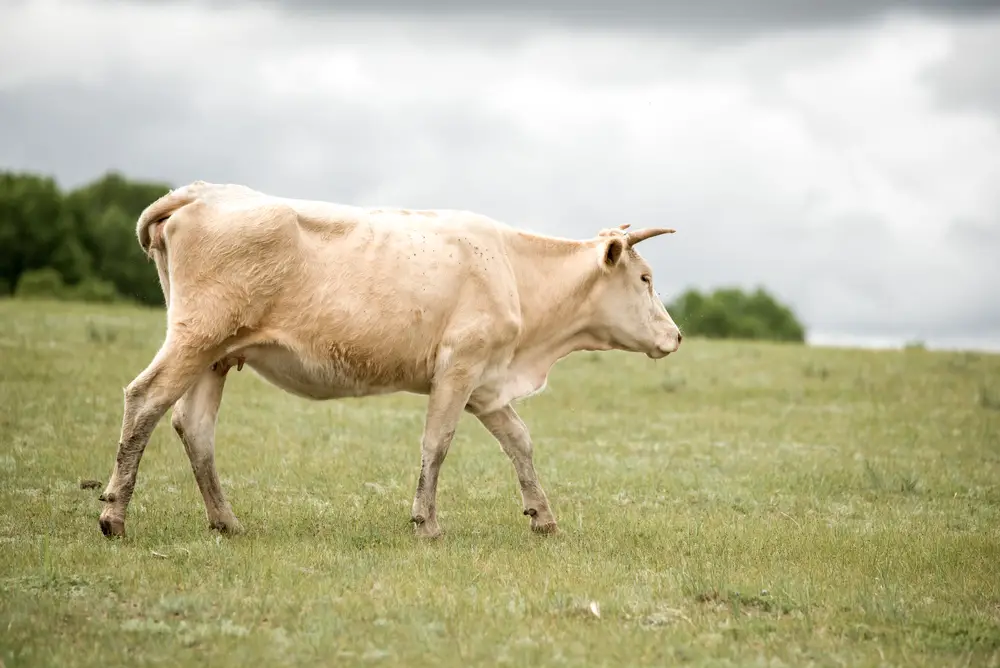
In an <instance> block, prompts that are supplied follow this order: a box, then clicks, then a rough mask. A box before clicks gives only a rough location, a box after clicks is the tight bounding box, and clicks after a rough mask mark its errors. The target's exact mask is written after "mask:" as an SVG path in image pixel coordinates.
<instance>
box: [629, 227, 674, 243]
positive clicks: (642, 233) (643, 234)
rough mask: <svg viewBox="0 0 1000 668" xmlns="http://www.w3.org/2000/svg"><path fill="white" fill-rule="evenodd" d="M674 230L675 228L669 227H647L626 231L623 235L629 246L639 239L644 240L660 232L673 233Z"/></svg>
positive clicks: (658, 234) (656, 235)
mask: <svg viewBox="0 0 1000 668" xmlns="http://www.w3.org/2000/svg"><path fill="white" fill-rule="evenodd" d="M674 232H676V230H672V229H670V228H669V227H647V228H645V229H642V230H634V231H632V232H628V233H626V235H625V236H626V237H627V238H628V246H629V248H631V247H632V246H635V245H636V244H637V243H639V242H640V241H645V240H646V239H649V238H650V237H658V236H660V235H661V234H673V233H674Z"/></svg>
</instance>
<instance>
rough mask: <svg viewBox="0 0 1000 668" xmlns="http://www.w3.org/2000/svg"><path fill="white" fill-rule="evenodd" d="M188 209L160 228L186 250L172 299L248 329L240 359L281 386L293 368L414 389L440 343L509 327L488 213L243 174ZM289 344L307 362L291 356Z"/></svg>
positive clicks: (353, 385) (512, 309) (347, 387)
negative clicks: (322, 198)
mask: <svg viewBox="0 0 1000 668" xmlns="http://www.w3.org/2000/svg"><path fill="white" fill-rule="evenodd" d="M185 214H186V215H185V219H183V220H178V221H176V222H175V223H174V227H175V228H176V229H173V230H171V231H170V233H171V234H176V235H177V238H178V239H179V240H183V242H184V243H183V245H184V250H185V253H186V254H187V257H186V259H181V260H178V263H179V264H182V265H184V272H185V274H186V276H187V281H186V283H187V286H188V288H189V289H188V290H187V292H188V299H187V300H184V301H182V303H183V304H187V305H188V306H191V305H193V304H197V306H196V308H195V309H194V311H193V312H191V313H188V317H189V318H191V317H192V316H196V317H202V318H206V317H208V318H215V319H217V318H221V319H223V321H224V322H225V324H226V327H227V329H228V331H231V332H233V333H234V334H236V333H238V332H250V333H251V334H252V338H253V342H254V344H255V346H256V348H255V349H254V350H251V354H250V355H248V356H247V362H248V364H250V365H251V366H253V367H254V368H257V369H258V370H259V371H260V372H261V373H262V374H264V375H265V376H267V377H269V378H270V379H272V380H274V381H275V382H278V384H279V385H287V383H284V382H279V381H280V380H281V378H280V376H281V375H282V374H286V375H289V374H290V375H294V376H296V377H299V378H300V380H302V381H303V382H305V381H306V380H308V381H309V382H310V383H311V384H312V387H311V388H310V387H302V388H300V389H302V390H303V392H305V393H310V392H311V393H313V394H318V393H320V389H321V388H322V386H327V387H328V388H331V391H333V392H334V394H336V392H338V391H339V392H342V393H343V394H359V393H365V392H370V391H372V390H373V389H374V388H383V389H385V390H391V389H399V388H403V389H411V390H416V391H421V390H425V389H426V387H427V385H428V383H429V382H430V379H431V378H432V376H433V373H434V367H435V363H436V361H437V358H438V354H439V353H440V351H441V350H442V346H447V345H449V344H450V343H451V344H453V343H454V340H456V339H461V338H462V337H466V336H471V337H476V338H477V340H478V341H479V343H480V345H482V346H486V347H487V348H488V347H489V346H491V345H494V343H493V342H492V341H490V340H489V339H490V337H491V336H494V335H503V336H506V337H507V338H510V329H511V326H516V320H517V317H518V316H517V313H518V303H517V291H516V288H515V286H514V283H513V280H512V278H511V276H510V266H509V263H508V262H507V258H506V254H505V250H504V247H503V238H502V234H503V228H502V227H501V226H499V225H497V224H496V223H494V222H493V221H491V220H489V219H487V218H484V217H480V216H476V215H475V214H470V213H466V212H460V211H439V212H408V211H403V210H395V211H392V210H368V209H363V208H360V207H353V206H345V205H337V204H332V203H326V202H317V201H307V200H294V199H287V198H277V197H271V196H267V195H264V194H261V193H257V192H255V191H252V190H250V189H248V188H245V187H242V186H236V187H230V186H219V187H217V188H216V189H214V190H211V191H210V192H207V193H205V194H204V195H203V196H201V197H199V201H198V202H197V203H196V205H194V206H193V207H190V208H188V209H187V210H186V211H185ZM182 229H183V231H181V230H182ZM268 346H270V347H271V354H267V351H268ZM254 351H256V352H257V353H260V354H258V355H256V357H257V360H256V364H255V361H254V354H253V352H254ZM281 351H284V352H281ZM279 352H280V354H279ZM288 353H291V354H292V357H296V358H297V359H300V360H302V364H303V365H304V366H303V367H302V368H300V369H291V368H289V367H288V361H289V360H290V359H291V357H289V355H288ZM310 369H311V371H310ZM304 374H305V375H304ZM310 374H312V375H310ZM306 376H309V377H308V378H306ZM303 379H304V380H303ZM338 383H339V389H338Z"/></svg>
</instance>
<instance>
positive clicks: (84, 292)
mask: <svg viewBox="0 0 1000 668" xmlns="http://www.w3.org/2000/svg"><path fill="white" fill-rule="evenodd" d="M65 294H66V299H75V300H77V301H81V302H104V303H110V302H116V301H119V300H121V295H119V294H118V291H117V290H115V286H114V284H113V283H112V282H111V281H105V280H102V279H100V278H93V277H89V278H85V279H83V280H82V281H80V282H79V283H77V284H76V285H72V286H69V287H68V288H66V291H65Z"/></svg>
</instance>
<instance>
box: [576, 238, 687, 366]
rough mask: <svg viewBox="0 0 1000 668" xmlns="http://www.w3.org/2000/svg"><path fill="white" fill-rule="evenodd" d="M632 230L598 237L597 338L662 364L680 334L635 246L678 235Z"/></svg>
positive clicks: (649, 269) (673, 347) (595, 304)
mask: <svg viewBox="0 0 1000 668" xmlns="http://www.w3.org/2000/svg"><path fill="white" fill-rule="evenodd" d="M628 227H629V225H628V224H625V225H622V226H621V227H619V228H615V229H607V230H602V231H601V232H600V234H599V235H598V243H597V251H598V256H597V262H598V264H599V271H600V274H601V275H600V277H599V279H598V281H597V283H598V284H597V286H596V289H595V291H594V293H593V298H594V299H595V303H594V304H593V306H594V315H595V319H596V322H595V323H594V324H595V325H596V328H595V329H596V331H595V333H596V334H597V335H598V337H599V338H600V339H602V340H603V342H604V343H605V344H607V345H610V346H611V347H612V348H616V349H618V350H627V351H630V352H639V353H645V354H646V355H647V356H649V357H651V358H653V359H659V358H661V357H665V356H666V355H669V354H670V353H672V352H675V351H676V350H677V348H678V347H679V346H680V345H681V332H680V330H679V329H678V328H677V325H676V324H674V321H673V318H671V317H670V314H669V313H667V309H666V308H665V307H664V306H663V302H662V301H660V297H659V295H657V294H656V290H654V289H653V271H652V269H651V268H650V266H649V263H647V262H646V261H645V260H644V259H642V256H640V255H639V253H637V252H636V250H635V245H636V244H638V243H639V242H640V241H643V240H645V239H649V238H650V237H655V236H658V235H660V234H670V233H672V232H673V231H674V230H671V229H664V228H652V229H642V230H633V231H632V232H627V231H626V230H627V229H628Z"/></svg>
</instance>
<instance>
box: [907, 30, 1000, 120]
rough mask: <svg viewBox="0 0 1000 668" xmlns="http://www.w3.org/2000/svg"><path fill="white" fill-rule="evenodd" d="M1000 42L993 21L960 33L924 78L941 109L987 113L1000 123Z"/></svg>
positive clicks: (928, 69)
mask: <svg viewBox="0 0 1000 668" xmlns="http://www.w3.org/2000/svg"><path fill="white" fill-rule="evenodd" d="M998 41H1000V26H998V25H996V24H995V23H992V22H991V23H985V24H972V25H967V26H963V28H962V29H960V30H958V31H957V34H956V37H955V39H954V41H953V43H952V45H951V48H950V50H949V53H948V56H947V57H945V58H944V59H943V60H941V61H940V62H938V63H935V64H934V65H932V66H930V67H928V68H927V70H926V71H925V72H924V75H923V77H924V80H925V81H926V82H927V83H929V84H930V86H931V87H932V89H933V90H934V92H935V93H936V96H937V97H936V101H937V103H938V104H939V105H940V106H941V108H942V109H944V110H946V111H959V112H973V113H975V112H979V113H985V114H988V115H991V116H994V118H995V120H996V121H998V122H1000V83H998V82H1000V58H998V57H997V44H998Z"/></svg>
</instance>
